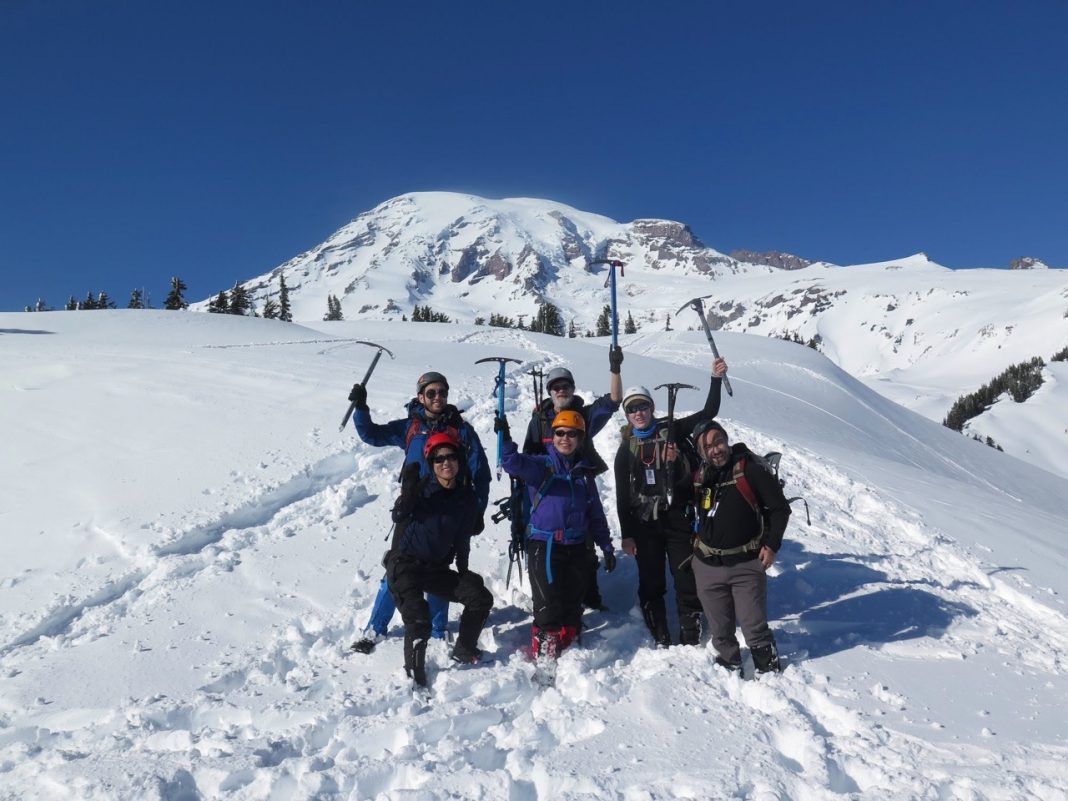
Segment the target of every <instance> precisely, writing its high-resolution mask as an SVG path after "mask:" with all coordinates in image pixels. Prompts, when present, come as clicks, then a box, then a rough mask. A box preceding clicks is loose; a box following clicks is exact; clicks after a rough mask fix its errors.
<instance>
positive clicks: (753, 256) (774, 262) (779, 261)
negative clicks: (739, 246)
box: [731, 250, 816, 270]
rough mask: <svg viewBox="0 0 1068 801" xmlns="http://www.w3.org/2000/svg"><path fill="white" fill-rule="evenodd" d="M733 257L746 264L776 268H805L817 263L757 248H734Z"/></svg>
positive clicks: (788, 254) (789, 254)
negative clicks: (761, 251) (762, 251)
mask: <svg viewBox="0 0 1068 801" xmlns="http://www.w3.org/2000/svg"><path fill="white" fill-rule="evenodd" d="M731 258H732V259H735V260H736V261H743V262H745V263H746V264H763V265H764V266H765V267H774V268H775V269H776V270H803V269H804V268H805V267H808V266H809V265H810V264H815V263H816V262H814V261H809V260H808V259H802V258H801V257H800V256H794V255H793V254H791V253H780V252H778V251H777V250H771V251H767V252H765V253H759V252H757V251H755V250H732V251H731Z"/></svg>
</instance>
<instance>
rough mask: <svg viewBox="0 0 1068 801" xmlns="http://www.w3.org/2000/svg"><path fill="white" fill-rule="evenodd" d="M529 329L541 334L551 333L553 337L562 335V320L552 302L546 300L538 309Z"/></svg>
mask: <svg viewBox="0 0 1068 801" xmlns="http://www.w3.org/2000/svg"><path fill="white" fill-rule="evenodd" d="M530 330H531V331H537V332H541V333H542V334H552V335H553V336H554V337H562V336H563V335H564V321H563V318H562V317H560V310H559V309H558V308H556V306H554V305H553V304H552V303H549V302H548V301H546V302H545V303H543V304H542V305H541V307H540V308H539V309H538V313H537V315H536V316H535V317H534V319H533V320H532V321H531V323H530Z"/></svg>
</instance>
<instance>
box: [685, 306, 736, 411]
mask: <svg viewBox="0 0 1068 801" xmlns="http://www.w3.org/2000/svg"><path fill="white" fill-rule="evenodd" d="M707 297H711V295H704V296H702V297H700V298H693V299H691V300H688V301H686V302H685V303H683V304H682V305H681V306H680V307H679V311H677V312H675V314H678V313H679V312H681V311H682V310H683V309H685V308H687V307H689V308H691V309H693V310H694V311H695V312H697V316H698V317H700V318H701V325H702V326H703V327H704V329H705V338H706V339H708V344H709V346H710V347H711V348H712V355H713V356H714V357H715V358H717V359H719V358H721V357H720V355H719V348H717V347H716V340H714V339H713V338H712V329H711V328H709V327H708V319H707V318H706V317H705V305H704V303H703V301H704V299H705V298H707ZM723 388H724V389H726V390H727V394H728V395H730V396H731V397H732V398H733V397H734V390H733V389H731V380H730V379H729V378H727V375H726V373H724V375H723Z"/></svg>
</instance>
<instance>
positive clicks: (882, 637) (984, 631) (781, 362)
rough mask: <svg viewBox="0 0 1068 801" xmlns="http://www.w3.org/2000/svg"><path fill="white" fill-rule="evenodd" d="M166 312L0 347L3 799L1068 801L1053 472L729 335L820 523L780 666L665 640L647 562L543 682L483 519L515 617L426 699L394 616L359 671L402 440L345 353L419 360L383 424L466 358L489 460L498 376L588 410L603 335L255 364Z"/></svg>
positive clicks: (738, 407)
mask: <svg viewBox="0 0 1068 801" xmlns="http://www.w3.org/2000/svg"><path fill="white" fill-rule="evenodd" d="M151 317H152V316H151V315H149V316H147V317H146V316H143V315H135V314H133V313H130V314H119V313H113V314H105V315H103V316H101V317H95V316H93V315H88V314H85V315H81V314H78V315H70V314H68V315H48V316H46V317H45V318H44V319H45V323H43V324H41V328H43V329H48V330H51V331H53V335H52V336H48V337H26V338H24V339H22V340H21V341H20V342H19V343H18V345H17V347H16V346H12V345H11V344H10V343H9V342H7V341H5V342H4V343H3V345H4V347H5V348H7V349H8V350H7V352H6V355H7V356H8V357H9V358H7V359H5V360H4V361H3V362H0V395H2V397H0V402H2V403H3V404H4V408H5V410H7V409H11V410H12V411H13V412H14V413H15V414H16V415H17V419H19V420H20V421H21V423H22V425H21V426H20V427H19V428H18V429H17V430H15V431H14V432H12V434H11V446H12V447H13V450H12V451H10V452H11V453H13V454H14V457H13V458H12V459H8V460H5V461H4V462H3V464H2V465H0V471H2V473H0V487H2V490H0V491H2V492H3V497H2V499H0V500H2V505H0V520H2V521H4V525H5V534H6V536H5V538H4V539H3V540H0V615H2V627H0V632H2V637H0V799H4V801H8V800H9V799H10V800H11V801H14V799H19V801H22V799H68V798H78V799H87V800H90V801H98V800H103V799H126V798H138V799H141V798H144V799H160V801H164V800H166V801H179V799H181V800H183V801H184V800H185V799H196V798H204V799H243V800H244V799H264V800H266V799H272V801H273V800H274V799H316V800H317V801H318V800H319V799H376V800H380V801H399V800H400V799H414V798H418V799H460V798H462V799H486V800H488V799H509V800H510V801H514V800H519V801H548V800H549V799H586V798H596V799H602V798H603V799H621V800H622V801H647V800H650V799H660V798H693V799H706V798H709V799H719V798H746V799H761V800H762V801H763V800H765V799H777V800H778V801H787V800H790V801H811V800H812V799H846V798H848V799H895V801H896V800H898V799H900V801H905V800H906V799H907V800H909V801H911V799H918V798H924V799H927V798H930V799H935V798H938V799H956V800H959V801H965V799H970V800H975V801H995V800H996V801H1003V800H1004V799H1012V800H1013V801H1016V800H1018V801H1024V799H1028V801H1030V799H1061V798H1066V797H1068V768H1066V767H1065V765H1068V758H1066V757H1068V746H1066V744H1065V741H1064V723H1063V721H1064V719H1065V717H1066V714H1068V708H1066V707H1068V702H1066V700H1065V699H1068V678H1066V676H1068V671H1066V667H1068V610H1066V609H1065V605H1064V592H1065V579H1064V575H1065V567H1066V564H1065V562H1066V556H1065V552H1064V547H1063V543H1062V541H1061V538H1062V536H1063V531H1064V530H1065V523H1066V521H1068V514H1066V513H1065V511H1064V508H1063V500H1062V499H1063V498H1064V497H1068V493H1066V489H1068V488H1066V486H1065V482H1064V481H1063V480H1061V479H1058V478H1055V477H1053V476H1052V475H1050V474H1048V473H1044V472H1042V471H1040V470H1036V469H1034V468H1031V467H1028V466H1027V465H1025V464H1023V463H1021V462H1019V461H1017V460H1014V459H1012V458H1011V457H1008V456H1006V455H1004V454H999V453H996V452H995V451H993V450H991V449H989V448H986V447H985V446H982V445H979V444H978V443H974V442H971V441H969V440H966V439H964V438H961V437H960V436H959V435H957V434H956V433H955V432H949V431H945V430H943V429H941V428H940V427H939V426H937V425H936V424H933V423H931V422H929V421H926V420H924V419H922V418H920V417H918V416H917V415H915V414H912V413H911V412H907V411H905V410H903V409H901V408H900V407H898V406H895V405H894V404H893V403H891V402H889V401H887V400H885V399H884V398H882V397H881V396H879V395H877V394H876V393H874V392H872V391H871V390H869V389H867V388H866V387H864V386H863V385H862V384H860V383H859V382H857V381H855V380H854V379H852V378H850V377H849V376H847V375H845V374H844V373H842V372H841V371H839V370H838V369H836V368H835V367H833V366H832V365H831V364H830V363H829V362H827V361H826V360H825V359H823V358H822V357H821V356H819V355H818V354H815V353H813V352H812V351H810V350H808V349H805V348H801V347H797V346H793V345H790V344H787V343H782V342H777V341H770V340H767V339H764V338H758V337H746V336H742V335H729V334H724V335H723V341H722V342H720V346H721V348H722V349H723V351H724V353H725V354H726V356H727V358H728V360H729V362H730V365H731V376H732V382H733V384H734V388H735V396H734V397H733V398H727V397H724V399H723V406H722V410H721V415H720V418H721V420H722V421H723V422H724V424H725V425H726V426H727V428H728V430H729V431H731V433H732V434H733V436H734V437H735V438H736V439H739V440H743V441H745V442H747V443H749V444H750V446H752V447H753V449H754V450H757V451H770V450H779V451H782V452H783V453H784V457H783V461H782V470H783V476H784V478H785V479H786V480H787V482H788V484H787V487H788V490H789V492H790V494H799V495H803V496H805V497H806V498H807V500H808V503H809V505H810V508H811V513H812V524H811V526H808V525H805V522H804V511H803V509H802V508H801V506H800V505H797V506H795V509H794V516H793V517H792V519H791V524H790V528H789V530H788V532H787V543H786V545H785V546H784V548H783V549H782V552H781V554H780V556H779V559H778V561H777V562H776V564H775V565H774V566H773V567H772V569H771V571H770V573H771V576H772V578H771V580H770V593H769V594H770V597H769V602H770V614H771V617H772V619H773V625H774V627H775V628H776V630H777V632H778V637H779V642H780V646H781V650H782V652H783V656H784V661H785V663H786V670H785V672H784V673H783V674H781V675H779V676H766V677H762V678H760V679H759V680H750V679H744V680H743V679H740V678H739V677H737V676H734V675H728V674H726V673H725V672H723V671H722V670H720V669H718V668H717V667H715V665H714V664H713V661H712V656H713V654H712V651H711V649H710V647H709V646H708V645H707V644H705V645H702V646H701V647H698V648H683V647H678V646H676V647H672V648H670V649H666V650H653V649H651V648H650V647H649V641H648V640H649V638H648V635H647V633H646V632H645V628H644V625H643V623H642V622H641V619H640V614H639V613H638V610H637V608H636V603H635V588H636V583H637V571H636V568H635V565H634V562H633V560H631V559H630V558H627V557H622V556H621V558H620V565H619V568H618V569H617V570H616V572H614V573H613V574H611V575H607V576H606V575H604V574H602V575H601V586H602V590H603V594H604V597H605V601H606V603H607V605H608V607H609V609H608V611H604V612H589V613H587V615H586V618H585V623H586V629H585V632H584V635H583V640H582V644H581V645H580V646H578V647H576V648H574V649H570V650H568V651H567V652H565V654H564V655H563V657H562V658H561V660H560V663H559V667H558V671H557V675H556V682H555V686H554V687H550V688H544V689H542V688H541V687H539V686H538V685H537V684H535V683H534V682H533V681H532V675H533V672H534V666H533V665H532V664H531V663H530V662H529V661H527V660H526V659H525V658H524V657H523V656H522V655H521V653H520V649H521V647H522V646H523V645H524V644H525V643H526V642H527V640H528V638H529V619H530V618H529V604H530V599H529V593H528V588H527V586H526V580H525V577H524V579H523V583H522V585H520V584H519V582H518V576H517V575H516V574H513V576H512V582H511V586H509V587H507V588H506V587H505V583H504V582H505V575H506V572H507V560H506V558H505V556H504V550H505V543H506V541H507V530H506V526H505V524H501V525H499V526H494V525H492V524H491V525H490V526H489V528H488V530H487V531H486V532H485V533H483V534H482V535H481V536H479V537H478V538H477V539H476V541H475V542H474V547H473V554H472V567H473V569H475V570H477V571H479V572H480V573H482V574H483V575H484V576H486V578H487V585H488V586H489V587H490V589H491V590H492V592H493V593H494V596H495V598H496V599H497V603H496V606H495V608H494V610H493V612H492V614H491V616H490V619H489V622H488V626H487V629H486V631H485V632H484V633H483V636H482V639H481V646H482V648H483V649H484V650H485V651H486V653H487V654H488V655H489V656H492V657H493V659H494V662H493V663H492V664H490V665H488V666H484V667H476V668H468V669H457V668H454V667H452V666H451V664H450V661H449V660H448V656H447V653H448V652H447V646H446V645H445V644H444V643H440V642H437V641H434V642H432V643H431V648H430V653H429V662H430V674H431V689H430V693H429V695H428V696H427V697H423V696H421V695H418V694H413V692H412V689H411V687H410V684H409V681H408V680H407V679H406V678H405V676H404V673H403V670H402V669H401V664H402V655H401V640H402V637H401V634H402V629H401V625H400V622H399V620H397V619H395V620H394V621H393V625H392V627H391V629H390V632H389V636H388V637H387V638H386V639H385V640H384V641H382V642H381V643H380V644H379V646H378V648H377V649H376V650H375V652H374V653H373V654H371V655H366V656H365V655H358V654H353V653H352V652H350V651H349V650H348V645H349V643H350V642H351V641H352V640H353V638H354V637H355V636H356V635H357V633H358V632H359V631H360V630H361V629H362V627H363V625H364V624H365V622H366V620H367V618H368V615H369V612H370V606H371V603H372V601H373V598H374V596H375V593H376V591H377V589H378V583H379V579H380V578H381V572H382V571H381V567H380V559H381V556H382V551H383V550H384V549H385V547H386V543H385V541H384V540H385V538H386V537H387V536H388V534H389V531H390V523H389V507H390V505H391V503H392V499H393V497H394V495H395V492H396V477H397V467H398V464H399V457H400V452H399V451H398V450H397V449H388V448H383V449H375V448H369V447H366V446H364V445H362V444H360V443H359V442H358V441H357V439H356V438H355V436H354V433H353V432H352V430H351V427H350V429H349V430H347V431H346V432H345V433H343V434H337V433H336V426H337V421H338V420H339V419H340V416H341V414H342V413H343V412H344V409H345V407H346V405H347V401H346V396H347V394H348V389H349V387H350V386H351V384H352V382H353V381H355V380H358V378H360V377H361V376H362V375H363V373H364V371H365V370H366V367H367V365H368V364H369V361H370V359H371V358H372V356H373V353H374V351H373V350H370V349H368V348H365V347H358V346H355V345H353V344H352V343H351V342H348V341H347V340H349V339H362V340H370V341H374V342H380V343H381V344H383V345H385V346H386V347H388V348H390V349H391V350H392V351H393V352H394V353H395V354H396V356H397V359H396V360H395V361H386V360H383V361H382V362H380V363H379V365H378V367H377V369H376V371H375V373H374V375H373V377H372V379H371V381H370V382H369V387H368V388H369V403H370V407H371V412H372V415H373V416H374V418H375V419H376V420H378V421H386V420H388V419H390V418H392V417H394V416H397V415H398V414H399V412H400V409H401V408H402V405H403V403H404V402H405V401H406V400H408V399H409V398H410V397H411V393H412V390H413V383H414V379H415V376H416V375H418V374H419V373H420V372H422V371H423V370H425V369H428V368H434V369H441V370H443V371H444V372H446V374H447V375H448V377H449V382H450V385H451V387H452V393H451V395H450V400H451V401H452V402H454V403H456V404H457V405H458V406H460V407H461V408H462V409H464V410H465V416H466V417H467V418H468V419H469V420H470V421H471V422H472V423H473V424H474V425H475V427H476V429H477V430H478V431H479V433H480V435H481V436H482V440H483V443H484V444H485V445H486V448H487V452H488V454H489V456H490V460H491V463H492V461H493V459H494V440H493V435H492V430H491V429H492V415H493V412H494V409H495V402H494V399H493V398H492V397H491V392H490V390H491V388H492V385H493V375H494V370H492V369H491V368H492V367H495V365H485V364H483V365H476V364H474V362H475V361H476V360H477V359H479V358H483V357H485V356H509V357H512V358H517V359H520V360H521V362H522V364H521V365H519V366H518V367H515V366H512V367H510V370H509V375H510V378H509V384H508V387H507V392H506V407H507V410H508V414H509V417H510V419H511V421H512V425H513V429H514V430H517V429H519V427H520V426H521V425H522V423H523V421H524V420H525V419H526V416H527V415H528V414H529V410H530V409H531V407H532V405H533V403H534V398H533V394H532V385H531V381H530V377H529V376H528V375H526V373H525V371H526V370H529V369H530V368H531V367H534V366H539V367H547V366H552V365H555V364H561V363H566V364H568V365H569V366H571V367H572V369H573V370H574V372H575V375H576V378H577V379H578V383H579V391H580V393H581V394H583V395H584V396H585V397H586V398H587V399H592V397H593V396H594V395H596V394H600V393H601V392H603V391H605V390H606V389H607V385H608V375H607V357H606V348H605V341H604V340H592V341H591V340H585V339H577V340H566V339H556V338H551V337H543V336H540V335H535V334H529V333H527V332H516V331H508V330H495V329H483V328H476V327H467V326H455V325H433V324H419V325H416V324H412V325H392V326H391V325H388V324H370V323H344V324H340V325H337V326H334V325H331V326H329V327H326V326H324V330H326V331H328V332H330V333H331V334H336V335H337V339H336V340H330V339H329V334H319V333H316V332H312V331H305V332H301V333H300V334H299V335H297V336H294V335H293V334H292V331H291V328H290V327H287V326H285V325H283V324H270V323H265V322H264V321H258V322H256V323H255V325H253V326H250V327H249V328H248V336H247V337H246V339H245V341H244V342H241V341H240V339H241V338H240V331H241V328H240V325H241V324H242V323H243V322H245V321H235V320H232V319H230V320H220V319H219V318H217V317H214V316H209V315H192V314H188V315H181V314H175V315H173V317H174V318H180V323H181V324H180V325H179V324H178V323H176V322H173V321H171V320H170V319H168V320H166V321H165V322H166V323H167V328H166V329H165V330H164V331H162V332H161V331H158V330H153V329H152V324H153V323H152V320H151ZM15 318H16V315H6V316H5V315H0V328H18V327H20V324H19V323H18V322H17V321H16V319H15ZM248 322H252V321H248ZM235 326H236V327H235ZM305 337H306V338H305ZM213 338H217V340H218V341H215V342H213V341H212V340H213ZM331 342H336V346H335V345H333V344H331ZM623 344H624V347H625V349H626V359H625V361H624V365H623V374H624V382H625V383H627V384H632V383H642V384H646V385H650V386H655V385H656V384H659V383H663V382H664V381H685V382H687V383H691V384H694V385H695V386H697V387H699V391H698V392H692V391H688V392H685V393H682V394H680V397H679V413H686V412H688V411H692V410H693V409H696V408H697V407H698V406H699V405H700V404H701V402H702V401H703V393H704V390H705V387H706V386H707V372H708V367H709V362H710V356H709V354H708V352H707V345H706V344H705V342H704V339H703V336H701V335H699V334H697V333H696V332H660V333H649V332H645V333H640V334H638V335H634V336H633V337H624V339H623ZM212 345H226V346H228V347H211V346H212ZM245 345H247V346H250V347H245ZM253 345H254V346H255V347H251V346H253ZM513 368H514V371H513ZM30 387H32V388H33V390H34V391H33V392H28V391H26V389H27V388H30ZM658 394H659V393H658ZM30 395H33V396H35V398H34V399H33V400H32V401H31V400H28V399H27V396H30ZM657 400H658V401H663V398H661V397H658V398H657ZM618 422H619V423H622V419H619V420H618ZM131 428H133V429H134V430H136V431H137V432H138V436H137V437H132V438H131V437H129V436H128V432H129V431H130V430H131ZM87 430H91V431H93V432H94V436H93V437H92V438H86V439H79V438H78V437H77V436H76V434H78V433H79V432H83V431H87ZM618 442H619V433H618V430H617V427H616V426H615V425H614V424H612V425H610V426H609V427H608V428H607V429H606V430H605V431H604V432H602V433H601V434H600V435H599V436H598V438H597V446H598V448H599V449H600V451H601V452H602V454H603V455H605V456H606V457H610V455H611V454H612V453H613V452H614V450H615V448H616V446H617V444H618ZM601 484H602V490H603V493H604V496H605V497H606V499H611V497H612V492H613V489H614V487H613V484H614V481H613V478H612V476H611V475H610V474H609V475H607V476H605V477H604V478H603V480H602V482H601ZM506 486H507V484H506V481H501V482H494V485H493V488H492V494H491V497H493V498H496V497H499V496H501V495H503V494H504V493H505V492H506ZM607 508H608V510H609V516H610V519H611V520H612V523H613V526H614V524H615V523H614V509H613V504H612V503H608V504H607ZM615 536H616V540H617V544H618V535H615ZM456 612H457V610H455V609H454V611H453V623H452V626H453V628H454V627H455V617H456ZM454 631H455V628H454ZM746 668H747V674H748V673H751V670H752V666H751V664H750V663H749V662H748V658H747V664H746Z"/></svg>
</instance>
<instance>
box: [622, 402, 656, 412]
mask: <svg viewBox="0 0 1068 801" xmlns="http://www.w3.org/2000/svg"><path fill="white" fill-rule="evenodd" d="M652 408H653V404H651V403H644V402H643V403H632V404H631V405H630V406H628V407H627V409H626V411H627V414H638V413H639V412H647V411H649V410H650V409H652Z"/></svg>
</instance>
